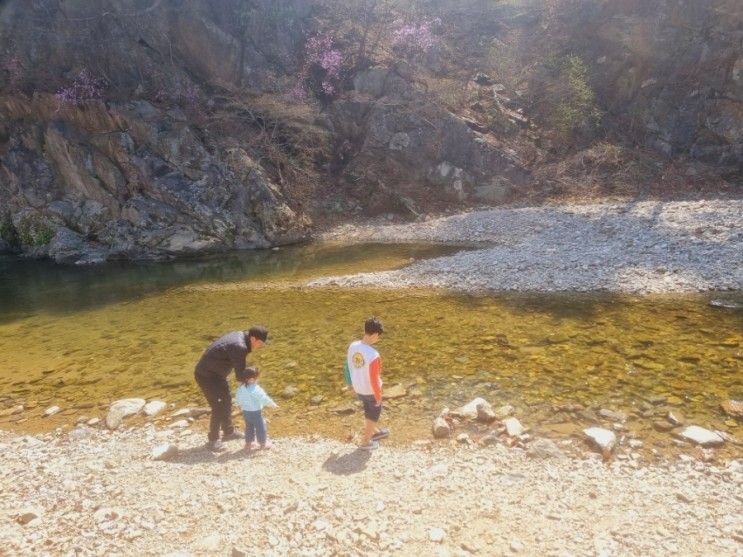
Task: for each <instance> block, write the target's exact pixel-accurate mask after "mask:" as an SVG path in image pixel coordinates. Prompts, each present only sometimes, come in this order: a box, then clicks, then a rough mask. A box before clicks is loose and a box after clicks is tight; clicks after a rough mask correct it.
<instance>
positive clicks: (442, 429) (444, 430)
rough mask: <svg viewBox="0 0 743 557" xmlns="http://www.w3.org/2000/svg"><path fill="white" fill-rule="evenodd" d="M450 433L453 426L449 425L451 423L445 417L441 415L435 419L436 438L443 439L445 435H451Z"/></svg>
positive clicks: (434, 434)
mask: <svg viewBox="0 0 743 557" xmlns="http://www.w3.org/2000/svg"><path fill="white" fill-rule="evenodd" d="M450 433H451V427H449V424H448V423H447V421H446V420H445V419H444V418H442V417H441V416H439V417H438V418H436V419H435V420H434V421H433V436H434V437H435V438H436V439H443V438H444V437H449V434H450Z"/></svg>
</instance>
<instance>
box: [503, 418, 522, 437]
mask: <svg viewBox="0 0 743 557" xmlns="http://www.w3.org/2000/svg"><path fill="white" fill-rule="evenodd" d="M503 425H504V426H506V433H508V435H510V436H511V437H518V436H519V435H521V434H522V433H524V426H522V425H521V422H519V421H518V419H516V418H506V419H505V420H503Z"/></svg>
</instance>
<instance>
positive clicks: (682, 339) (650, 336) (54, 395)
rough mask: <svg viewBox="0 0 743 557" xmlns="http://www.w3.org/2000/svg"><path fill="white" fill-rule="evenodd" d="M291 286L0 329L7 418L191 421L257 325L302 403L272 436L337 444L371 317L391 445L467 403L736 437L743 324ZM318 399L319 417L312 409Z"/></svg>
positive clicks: (526, 299) (533, 423)
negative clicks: (100, 412)
mask: <svg viewBox="0 0 743 557" xmlns="http://www.w3.org/2000/svg"><path fill="white" fill-rule="evenodd" d="M392 248H393V247H392V246H390V247H389V249H390V253H391V254H392V255H390V256H389V257H387V256H382V254H383V253H384V249H382V250H380V252H379V253H380V258H379V259H378V260H377V263H378V264H379V267H380V268H385V266H386V267H389V266H392V265H395V264H399V263H400V262H403V261H404V260H406V258H407V257H408V254H402V255H401V254H400V253H399V252H395V251H394V250H393V249H392ZM351 259H352V258H351ZM339 265H340V266H342V267H343V268H344V271H343V272H354V271H358V270H361V269H368V268H369V264H368V263H365V262H364V261H361V260H358V261H351V262H350V263H349V262H348V259H344V260H343V261H340V262H339V261H334V262H332V263H326V264H324V265H317V266H316V267H314V268H313V269H312V270H311V272H308V273H307V274H306V275H303V276H320V275H323V274H336V273H338V272H339ZM297 274H302V271H299V272H298V271H297V270H296V269H294V270H292V271H291V273H289V274H288V275H289V276H288V277H287V275H286V274H282V272H278V271H274V272H272V273H268V274H267V275H265V276H270V278H271V279H272V280H273V282H268V283H265V282H263V281H260V282H259V281H257V279H253V278H249V279H247V280H237V281H235V280H233V281H232V282H229V283H225V282H219V283H215V282H214V281H213V280H207V281H201V282H199V284H200V285H202V286H204V287H203V288H202V287H198V288H193V287H185V288H169V289H166V290H164V291H159V292H154V293H150V294H149V295H147V296H144V297H139V298H130V299H126V300H123V301H117V302H111V303H106V304H102V305H97V306H96V305H94V306H93V307H86V308H85V309H82V310H80V311H75V312H72V311H66V312H41V313H37V314H34V315H30V316H27V317H23V318H14V319H12V320H9V321H6V322H4V323H3V322H0V385H2V388H3V393H4V394H5V395H6V396H7V395H9V396H10V397H11V398H12V399H13V403H18V402H21V403H22V402H24V401H31V400H49V401H52V403H58V402H59V401H64V402H65V404H64V405H62V406H67V407H69V406H70V405H72V404H75V403H80V402H96V403H97V402H104V403H105V402H109V401H111V400H115V399H118V398H125V397H131V396H146V397H147V398H154V397H159V398H162V399H164V400H166V401H168V402H175V403H177V404H179V405H183V404H199V405H203V404H204V402H203V400H202V397H201V395H200V393H199V392H198V390H197V388H196V386H195V384H194V383H193V380H192V374H193V367H194V365H195V363H196V361H197V360H198V358H199V356H200V354H201V352H202V351H203V349H204V348H205V347H206V345H207V344H208V343H209V341H210V340H212V339H213V338H215V337H217V336H219V335H220V334H222V333H224V332H227V331H230V330H235V329H245V328H247V327H249V326H250V325H251V324H254V323H264V324H266V325H267V326H268V327H269V329H270V330H271V335H272V337H273V339H274V342H273V344H271V345H270V346H269V347H267V348H265V349H263V350H260V351H259V352H257V353H256V354H254V355H252V356H251V358H250V361H251V363H254V364H256V365H258V366H259V367H261V368H262V369H263V370H264V374H263V376H262V384H263V386H264V387H265V388H266V390H267V391H268V392H269V393H271V394H273V395H274V396H275V397H277V398H280V397H279V394H280V393H281V392H282V391H283V390H284V389H285V388H286V387H287V386H288V385H295V386H297V387H298V388H299V394H298V395H297V396H296V397H294V398H292V399H291V400H287V401H283V402H281V405H282V408H281V410H280V411H279V412H278V413H277V414H276V415H275V419H274V421H273V423H272V426H271V428H272V431H274V432H275V433H297V432H299V433H306V432H311V431H320V432H325V433H330V434H336V435H338V434H345V433H346V432H347V431H349V430H351V429H354V428H356V427H357V426H358V425H359V424H358V423H357V422H360V417H359V415H358V413H357V414H356V415H354V416H350V417H344V418H341V417H339V416H336V415H335V414H334V413H333V412H332V410H333V409H334V408H335V407H337V406H339V405H343V404H348V403H349V402H352V401H353V398H350V397H349V395H348V394H347V393H345V392H344V391H343V389H342V387H343V373H342V369H343V359H344V355H345V350H346V347H347V345H348V343H349V342H350V341H352V340H354V339H355V338H357V337H359V336H360V334H361V325H362V323H363V319H364V318H365V317H367V316H368V315H371V314H375V315H378V316H380V317H381V318H382V319H383V320H384V322H385V328H386V332H385V335H384V337H383V339H382V341H381V342H380V344H379V349H380V352H381V353H382V356H383V361H384V373H383V377H384V381H385V384H386V385H387V386H391V385H394V384H398V383H400V384H402V385H404V386H405V387H406V388H408V389H409V390H410V391H411V395H409V396H407V397H404V398H402V399H397V400H394V401H389V403H388V404H387V410H386V419H388V420H389V422H390V423H391V424H392V426H393V428H394V429H395V431H396V436H397V438H399V439H401V440H405V439H413V438H420V437H428V436H429V435H430V434H429V428H430V423H431V420H432V418H433V417H434V416H435V415H436V414H437V413H438V412H439V411H440V410H441V408H443V407H444V406H449V407H450V408H451V407H456V406H458V405H460V404H462V403H465V402H468V401H469V400H471V399H472V398H474V397H475V396H483V397H484V398H486V399H487V400H489V401H490V402H491V403H492V404H493V405H496V406H497V405H501V404H512V405H513V406H514V407H515V408H516V415H517V416H518V417H519V419H521V421H522V422H523V423H524V424H525V425H527V426H529V427H531V428H532V429H533V430H534V431H536V432H538V433H541V432H544V433H547V434H550V433H555V432H562V434H565V433H566V432H572V433H575V432H577V431H579V430H580V428H581V427H584V426H589V425H597V424H603V425H605V426H610V425H611V423H612V422H611V420H608V419H606V418H602V417H600V416H599V415H598V412H597V411H598V410H599V409H601V408H605V409H610V410H614V411H621V412H624V413H625V414H627V415H628V416H629V418H628V421H627V423H626V428H627V429H628V431H629V433H632V434H637V435H640V436H649V437H651V438H652V439H653V443H654V444H653V446H657V447H659V448H660V449H661V450H662V449H664V448H666V447H670V446H671V444H672V440H671V437H670V435H669V434H668V433H663V434H660V433H658V432H656V431H655V429H654V428H653V422H658V421H662V420H665V419H666V415H667V413H668V411H669V410H670V409H677V410H681V412H682V413H683V416H684V417H685V420H686V422H687V423H694V424H697V425H701V426H703V427H709V428H713V429H720V430H723V431H727V432H729V433H731V434H733V435H737V436H738V437H741V436H743V428H742V427H741V423H740V422H735V421H731V420H730V419H728V418H727V417H726V416H724V415H723V414H722V413H721V411H720V409H719V403H720V401H721V400H723V399H726V398H737V399H740V398H743V374H742V373H741V371H742V370H743V367H742V366H743V337H742V335H741V331H742V330H743V315H742V314H741V312H740V311H737V310H724V309H719V308H712V307H710V306H709V305H708V303H707V298H706V297H703V296H663V297H643V298H635V297H623V296H611V295H525V294H520V295H492V296H469V295H454V294H450V293H446V292H441V291H428V290H402V291H401V290H369V289H366V290H355V289H337V288H323V289H299V288H288V287H287V288H285V287H281V286H280V285H278V284H279V283H280V281H281V279H286V278H293V277H295V276H297ZM265 276H264V278H265ZM230 278H231V279H232V278H233V277H230ZM277 281H278V282H277ZM258 284H260V285H261V286H260V287H257V285H258ZM225 285H227V286H229V287H224V286H225ZM317 395H322V396H323V397H324V400H323V402H322V403H321V404H320V405H312V404H311V403H310V400H311V399H312V398H313V397H315V396H317ZM9 405H10V401H8V402H7V403H6V406H9ZM43 410H44V408H43V407H38V408H37V409H35V410H34V411H33V412H29V417H30V418H34V419H35V421H34V419H29V421H28V422H26V423H25V424H22V425H18V426H15V427H19V428H21V427H24V426H27V427H29V428H31V427H32V426H34V424H36V426H35V427H42V426H44V424H47V425H46V426H45V427H49V425H48V424H52V423H55V422H54V421H53V420H47V421H42V420H40V419H39V418H38V417H39V416H40V415H41V414H42V413H43ZM81 413H82V412H81ZM88 413H90V412H88ZM67 419H68V420H69V419H70V418H69V417H68V418H67ZM4 420H5V418H0V424H2V423H5V422H4ZM39 424H41V425H39ZM731 450H734V451H735V450H738V451H739V449H734V448H732V449H731Z"/></svg>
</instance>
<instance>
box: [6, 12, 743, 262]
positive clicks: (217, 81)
mask: <svg viewBox="0 0 743 557" xmlns="http://www.w3.org/2000/svg"><path fill="white" fill-rule="evenodd" d="M411 6H412V4H411ZM411 6H407V5H406V4H405V3H404V2H403V3H401V4H400V5H399V6H397V8H394V9H393V10H392V11H389V10H388V6H387V4H383V3H375V2H335V1H333V0H313V1H312V2H307V1H304V0H285V1H284V0H282V1H280V2H277V1H275V0H274V1H272V0H250V1H244V0H212V1H206V0H123V1H122V0H117V1H115V2H114V1H111V2H106V1H104V2H101V1H99V0H95V1H94V0H76V1H74V2H64V3H60V2H51V1H41V2H34V3H28V2H23V1H21V0H11V1H9V2H5V3H4V4H3V5H2V7H0V30H2V33H1V34H0V57H1V58H2V59H1V60H0V62H2V64H0V78H1V79H2V82H0V250H2V249H6V250H7V249H10V250H12V251H16V252H23V253H26V254H30V255H35V256H50V257H52V258H54V259H55V260H57V261H61V262H76V263H87V262H95V261H103V260H106V259H109V258H112V257H125V258H162V257H170V256H178V255H184V254H190V253H202V252H213V251H224V250H229V249H245V248H262V247H268V246H272V245H278V244H283V243H289V242H296V241H300V240H302V239H304V238H307V237H308V236H309V234H310V232H311V230H312V221H313V220H324V219H327V218H352V217H353V216H354V215H361V214H374V213H387V212H396V213H401V214H406V215H416V214H418V213H420V212H422V211H425V210H429V209H440V208H443V207H452V206H467V205H470V206H471V205H473V204H481V203H498V202H501V201H503V200H507V199H518V198H519V196H520V195H523V192H525V191H526V189H528V187H529V186H530V184H531V182H532V177H531V176H532V175H531V172H532V171H534V170H536V169H537V166H538V165H539V164H541V163H543V162H544V161H546V160H549V159H550V157H553V158H554V156H555V155H554V153H552V154H551V151H550V144H549V142H547V143H545V142H544V141H542V140H541V139H542V137H543V136H544V135H545V134H546V135H549V132H550V130H549V121H548V119H542V118H540V116H541V115H540V109H541V108H542V107H543V106H544V103H540V102H534V101H535V99H536V100H537V101H538V100H539V95H538V94H537V93H538V91H537V88H536V87H535V85H536V82H535V81H534V80H529V79H527V78H520V77H519V76H518V75H517V74H520V73H523V72H521V71H519V72H516V71H514V72H511V75H509V77H513V79H512V80H511V82H507V80H506V79H504V81H506V85H505V86H504V85H502V84H501V83H498V82H497V81H498V80H499V79H500V76H499V75H495V76H494V79H492V80H491V77H489V76H488V75H485V74H486V73H487V72H489V71H491V70H493V68H492V64H489V62H488V60H487V58H488V53H489V52H492V50H493V45H494V44H497V45H507V44H510V46H511V47H513V48H515V49H516V50H518V51H519V55H518V56H516V55H515V56H513V60H510V63H511V64H512V65H513V64H516V65H518V64H521V66H520V67H521V68H529V67H532V66H534V65H535V64H537V63H539V61H540V59H542V58H544V57H545V56H546V54H545V53H546V52H547V51H552V52H554V53H555V54H556V55H558V56H563V55H567V54H573V53H579V54H580V56H581V57H582V59H583V60H585V61H586V63H587V67H588V69H589V72H590V84H589V85H590V86H592V87H593V90H594V92H595V99H596V101H595V102H596V104H597V106H598V107H599V108H600V109H601V111H602V112H603V113H604V117H603V127H604V128H605V129H606V130H609V131H608V132H607V133H612V134H613V135H614V136H615V137H620V138H622V140H623V141H625V144H626V145H629V146H632V145H637V146H650V147H652V148H653V149H655V150H656V151H658V152H659V153H661V154H662V155H663V156H665V157H669V158H678V157H681V158H685V159H690V160H696V161H700V164H702V163H703V164H705V165H707V167H709V168H713V169H716V170H719V173H720V174H721V175H724V176H726V177H727V178H728V179H729V180H731V181H732V182H733V183H738V182H737V180H738V179H739V178H740V173H741V166H742V165H743V137H742V136H741V129H743V113H742V112H741V106H742V105H741V102H742V95H743V90H742V89H743V47H742V43H741V41H742V40H743V39H742V37H743V31H742V30H741V29H742V24H741V11H742V10H741V8H740V6H738V5H737V3H736V2H730V1H726V0H717V1H715V2H711V3H705V4H704V6H702V3H694V2H691V3H689V2H682V1H681V0H676V1H672V0H666V1H664V2H659V3H652V5H651V3H645V2H638V1H629V0H622V1H621V2H604V1H599V0H581V1H578V0H560V1H557V2H546V3H545V2H527V1H525V2H516V3H509V4H507V5H501V4H495V3H492V2H486V1H485V0H462V1H457V2H452V1H450V0H437V1H433V2H429V3H427V4H426V5H425V6H424V5H420V6H417V8H416V9H413V8H412V7H411ZM545 6H547V7H549V6H552V7H553V8H555V9H553V10H552V11H550V10H549V9H545ZM557 8H565V9H557ZM568 8H570V9H568ZM395 10H397V11H395ZM436 17H440V19H439V20H436V19H435V18H436ZM400 18H402V19H404V20H406V21H409V22H410V21H412V22H418V24H419V27H417V28H416V27H415V26H414V25H413V26H412V28H413V29H414V30H415V29H418V31H420V29H421V27H420V26H421V25H424V26H425V28H426V30H428V28H429V27H430V28H432V29H433V30H434V33H435V35H436V36H435V39H436V40H435V43H432V44H433V46H430V45H429V47H428V48H426V49H425V52H423V54H422V55H421V56H418V57H417V58H415V59H413V57H411V56H408V54H409V52H407V53H406V52H404V51H401V50H400V48H399V45H398V46H395V42H394V41H395V40H396V39H395V35H394V29H395V27H394V26H395V25H399V23H397V22H398V20H399V19H400ZM433 21H437V23H431V22H433ZM421 22H424V23H421ZM410 28H411V27H410V26H409V27H408V28H407V29H408V30H409V29H410ZM328 32H332V34H333V35H334V43H333V44H334V47H333V48H337V49H338V50H339V52H340V55H342V56H343V70H342V72H341V73H340V75H339V77H338V81H337V83H336V84H335V91H334V92H333V94H332V95H330V94H328V95H324V94H322V92H321V93H320V94H317V95H316V96H315V97H313V98H312V95H311V98H310V100H308V101H304V102H300V101H298V100H297V99H296V98H293V97H291V96H290V92H291V91H292V90H293V89H295V88H296V85H297V82H298V77H297V76H298V75H301V74H302V72H305V71H306V70H307V51H306V44H307V43H306V41H307V39H308V38H309V37H313V36H322V35H323V34H325V33H328ZM514 37H515V39H514ZM509 41H510V43H509ZM540 49H541V50H540ZM323 63H324V62H323ZM314 70H315V71H316V70H317V67H315V68H314ZM495 73H496V74H497V73H499V72H498V71H495ZM500 73H503V72H502V68H501V71H500ZM310 77H311V76H310ZM530 87H531V88H530Z"/></svg>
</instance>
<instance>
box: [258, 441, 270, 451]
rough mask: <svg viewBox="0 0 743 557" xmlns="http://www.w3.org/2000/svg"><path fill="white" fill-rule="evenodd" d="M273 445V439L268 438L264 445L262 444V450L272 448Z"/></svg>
mask: <svg viewBox="0 0 743 557" xmlns="http://www.w3.org/2000/svg"><path fill="white" fill-rule="evenodd" d="M271 445H272V443H271V441H268V440H266V442H265V443H264V444H263V445H261V449H262V450H265V449H270V448H271Z"/></svg>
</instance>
